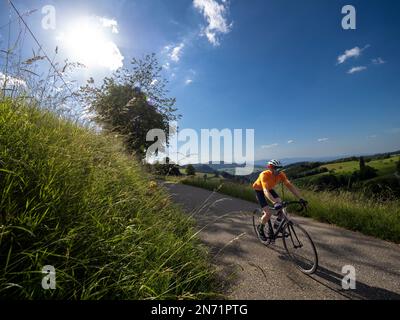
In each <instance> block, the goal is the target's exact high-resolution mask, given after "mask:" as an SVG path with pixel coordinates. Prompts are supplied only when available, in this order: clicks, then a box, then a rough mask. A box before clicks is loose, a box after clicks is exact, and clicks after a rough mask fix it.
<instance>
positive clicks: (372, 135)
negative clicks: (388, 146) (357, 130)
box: [367, 134, 377, 139]
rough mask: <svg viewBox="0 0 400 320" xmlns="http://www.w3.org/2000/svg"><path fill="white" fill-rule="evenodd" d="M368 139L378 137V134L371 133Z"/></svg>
mask: <svg viewBox="0 0 400 320" xmlns="http://www.w3.org/2000/svg"><path fill="white" fill-rule="evenodd" d="M367 138H368V139H376V138H377V135H376V134H371V135H370V136H368V137H367Z"/></svg>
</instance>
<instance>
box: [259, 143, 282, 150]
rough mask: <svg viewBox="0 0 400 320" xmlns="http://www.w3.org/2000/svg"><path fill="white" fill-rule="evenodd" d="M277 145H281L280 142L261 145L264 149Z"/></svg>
mask: <svg viewBox="0 0 400 320" xmlns="http://www.w3.org/2000/svg"><path fill="white" fill-rule="evenodd" d="M277 146H279V144H278V143H273V144H268V145H263V146H261V148H262V149H271V148H275V147H277Z"/></svg>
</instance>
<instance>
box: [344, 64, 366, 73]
mask: <svg viewBox="0 0 400 320" xmlns="http://www.w3.org/2000/svg"><path fill="white" fill-rule="evenodd" d="M364 70H367V67H364V66H360V67H353V68H351V69H350V70H349V71H347V73H348V74H353V73H356V72H361V71H364Z"/></svg>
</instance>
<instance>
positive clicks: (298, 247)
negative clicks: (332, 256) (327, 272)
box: [282, 221, 318, 274]
mask: <svg viewBox="0 0 400 320" xmlns="http://www.w3.org/2000/svg"><path fill="white" fill-rule="evenodd" d="M283 233H284V234H285V236H284V237H283V238H282V240H283V245H284V247H285V249H286V251H287V253H288V255H289V257H290V258H291V259H292V261H293V262H294V263H295V264H296V265H297V267H298V268H299V269H300V270H301V271H302V272H304V273H306V274H312V273H314V272H315V271H316V270H317V268H318V254H317V249H316V248H315V245H314V242H313V241H312V239H311V237H310V235H309V234H308V233H307V231H306V230H304V228H303V227H302V226H300V225H299V224H297V223H295V222H293V221H289V222H288V223H287V225H286V227H285V228H284V230H283Z"/></svg>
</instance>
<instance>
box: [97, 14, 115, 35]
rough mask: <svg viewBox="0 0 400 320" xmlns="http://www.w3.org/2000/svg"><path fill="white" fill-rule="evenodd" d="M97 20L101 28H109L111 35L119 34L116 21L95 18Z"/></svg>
mask: <svg viewBox="0 0 400 320" xmlns="http://www.w3.org/2000/svg"><path fill="white" fill-rule="evenodd" d="M97 18H98V19H99V20H100V22H101V24H102V25H103V27H105V28H111V32H112V33H119V30H118V22H117V21H116V20H114V19H108V18H106V17H97Z"/></svg>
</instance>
